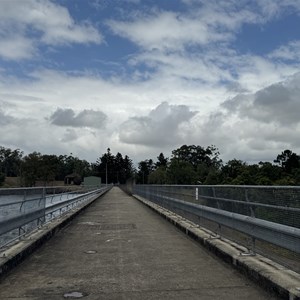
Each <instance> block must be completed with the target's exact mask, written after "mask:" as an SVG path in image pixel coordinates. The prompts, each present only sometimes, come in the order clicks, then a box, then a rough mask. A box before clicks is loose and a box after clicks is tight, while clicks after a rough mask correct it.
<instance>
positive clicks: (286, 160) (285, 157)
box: [274, 150, 300, 173]
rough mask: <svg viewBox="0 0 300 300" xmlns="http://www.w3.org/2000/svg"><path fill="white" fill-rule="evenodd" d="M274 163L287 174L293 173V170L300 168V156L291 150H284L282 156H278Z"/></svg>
mask: <svg viewBox="0 0 300 300" xmlns="http://www.w3.org/2000/svg"><path fill="white" fill-rule="evenodd" d="M274 162H275V163H278V164H279V165H280V166H281V168H282V169H283V170H284V171H285V172H286V173H291V172H292V170H293V169H299V168H300V156H299V155H297V154H296V153H293V152H292V151H291V150H284V151H283V152H281V154H278V155H277V158H276V159H275V160H274Z"/></svg>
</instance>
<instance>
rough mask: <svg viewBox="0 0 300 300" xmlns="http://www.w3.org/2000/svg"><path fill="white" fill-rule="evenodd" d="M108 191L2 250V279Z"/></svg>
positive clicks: (0, 271) (0, 265)
mask: <svg viewBox="0 0 300 300" xmlns="http://www.w3.org/2000/svg"><path fill="white" fill-rule="evenodd" d="M106 192H107V191H105V192H103V193H102V194H100V195H97V196H94V197H93V198H92V199H91V200H89V201H88V202H85V203H84V204H82V205H79V206H77V207H75V208H74V209H72V210H70V211H69V212H67V213H66V214H64V215H62V216H61V217H59V218H57V219H54V220H53V221H51V222H49V223H47V224H45V225H44V226H42V227H40V228H38V229H36V230H35V231H33V232H32V233H31V234H29V235H28V236H25V237H24V238H23V239H22V240H21V241H19V242H17V243H16V244H14V245H12V246H11V247H9V248H8V249H6V250H3V251H1V252H0V280H1V278H2V277H3V276H4V275H6V274H7V273H8V272H9V271H11V270H12V269H13V268H14V267H16V266H17V265H19V264H20V263H21V262H22V261H24V260H25V259H26V258H27V257H28V256H29V255H31V254H32V253H33V252H34V251H35V250H37V249H38V248H39V247H41V246H42V245H43V244H44V243H45V242H47V241H48V240H50V239H51V238H52V237H53V236H54V235H55V234H56V233H57V232H58V231H59V230H61V229H62V228H64V227H65V226H66V225H67V224H68V223H69V222H71V221H72V220H73V219H74V218H75V217H76V216H77V215H78V214H79V213H81V212H82V211H83V210H85V209H86V208H87V207H88V206H90V205H91V204H92V203H93V202H94V201H95V200H97V199H98V198H99V197H102V196H103V195H104V194H105V193H106Z"/></svg>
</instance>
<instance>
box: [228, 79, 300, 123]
mask: <svg viewBox="0 0 300 300" xmlns="http://www.w3.org/2000/svg"><path fill="white" fill-rule="evenodd" d="M299 95H300V73H297V74H295V75H294V76H292V77H290V78H289V79H288V80H286V81H284V82H279V83H277V84H273V85H271V86H268V87H266V88H264V89H262V90H259V91H258V92H256V93H255V94H248V95H243V94H242V95H237V96H236V97H234V98H233V99H231V100H228V101H226V102H225V103H223V105H222V106H223V107H224V108H225V109H227V111H228V112H229V113H232V112H233V113H236V114H237V115H238V116H239V117H241V118H247V119H252V120H256V121H259V122H262V123H277V124H279V125H282V126H294V125H295V124H298V123H299V122H300V118H299V111H300V98H299Z"/></svg>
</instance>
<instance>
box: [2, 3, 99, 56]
mask: <svg viewBox="0 0 300 300" xmlns="http://www.w3.org/2000/svg"><path fill="white" fill-rule="evenodd" d="M0 28H1V29H0V44H1V49H0V57H2V58H4V59H6V60H21V59H29V58H32V57H33V56H34V55H35V54H36V53H37V52H38V46H39V45H42V44H46V45H65V44H72V43H83V44H85V43H97V44H99V43H101V41H102V36H101V34H100V32H99V31H98V30H97V29H96V28H95V27H94V26H92V25H91V24H89V23H88V22H81V23H76V22H75V21H74V19H73V18H72V17H71V16H70V14H69V11H68V10H67V9H66V8H65V7H62V6H60V5H58V4H55V3H53V2H52V1H48V0H44V1H38V0H26V1H18V2H17V3H16V1H10V0H1V1H0Z"/></svg>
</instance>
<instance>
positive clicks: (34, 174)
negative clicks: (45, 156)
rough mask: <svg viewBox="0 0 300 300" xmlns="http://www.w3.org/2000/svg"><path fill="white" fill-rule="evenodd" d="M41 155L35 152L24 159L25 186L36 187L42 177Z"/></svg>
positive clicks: (23, 178) (23, 174)
mask: <svg viewBox="0 0 300 300" xmlns="http://www.w3.org/2000/svg"><path fill="white" fill-rule="evenodd" d="M40 166H41V153H39V152H33V153H30V154H28V155H26V156H25V157H24V158H23V161H22V164H21V170H22V171H21V172H22V173H21V174H22V181H23V182H24V184H25V186H35V184H36V181H37V180H38V179H39V177H40V168H41V167H40Z"/></svg>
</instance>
